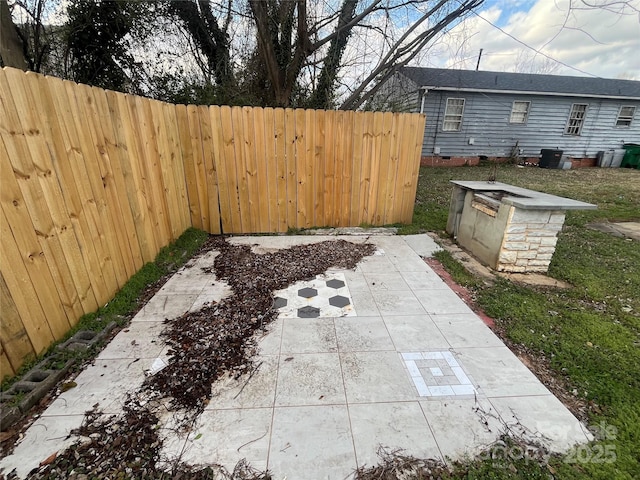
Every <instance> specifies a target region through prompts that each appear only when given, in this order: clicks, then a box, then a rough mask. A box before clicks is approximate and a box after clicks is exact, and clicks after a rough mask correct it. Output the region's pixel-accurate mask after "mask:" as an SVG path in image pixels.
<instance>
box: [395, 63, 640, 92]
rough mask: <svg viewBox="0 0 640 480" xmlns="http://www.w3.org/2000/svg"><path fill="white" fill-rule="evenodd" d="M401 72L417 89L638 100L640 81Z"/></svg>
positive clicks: (447, 71)
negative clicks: (492, 91) (502, 91)
mask: <svg viewBox="0 0 640 480" xmlns="http://www.w3.org/2000/svg"><path fill="white" fill-rule="evenodd" d="M401 72H402V73H403V74H404V75H405V76H407V77H408V78H410V79H411V80H413V81H414V82H415V83H417V84H418V86H420V87H432V88H433V87H435V88H450V89H459V88H460V89H468V88H471V89H477V90H487V91H491V90H507V91H516V92H536V93H555V94H558V93H565V94H569V95H589V96H603V97H627V98H638V99H640V82H638V81H634V80H614V79H607V78H590V77H570V76H563V75H540V74H531V73H511V72H486V71H474V70H451V69H445V68H422V67H404V68H402V69H401Z"/></svg>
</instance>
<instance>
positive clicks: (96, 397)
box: [45, 358, 153, 415]
mask: <svg viewBox="0 0 640 480" xmlns="http://www.w3.org/2000/svg"><path fill="white" fill-rule="evenodd" d="M152 363H153V361H152V360H151V359H143V360H132V359H130V358H125V359H113V360H108V359H105V360H100V359H96V360H95V362H94V364H93V365H91V366H89V367H87V368H86V369H85V370H83V371H82V372H80V374H79V375H78V376H77V377H76V378H75V379H74V380H73V381H74V382H75V383H76V386H75V387H74V388H71V389H69V390H67V391H66V392H62V393H61V394H60V395H59V396H58V398H56V399H55V400H54V401H53V403H52V404H51V405H50V406H49V408H47V410H45V414H46V415H77V414H83V413H84V412H86V411H87V410H91V408H92V406H93V405H95V404H99V409H100V410H101V411H103V412H104V413H121V412H122V402H123V401H124V399H125V397H126V394H127V392H133V391H134V390H136V389H137V388H139V387H140V386H141V385H142V382H143V381H144V379H145V373H144V372H145V370H147V369H148V368H150V367H151V364H152Z"/></svg>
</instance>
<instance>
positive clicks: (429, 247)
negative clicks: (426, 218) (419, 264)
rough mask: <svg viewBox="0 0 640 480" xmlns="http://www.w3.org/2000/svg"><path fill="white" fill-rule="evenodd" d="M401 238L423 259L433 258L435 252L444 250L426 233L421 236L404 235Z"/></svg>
mask: <svg viewBox="0 0 640 480" xmlns="http://www.w3.org/2000/svg"><path fill="white" fill-rule="evenodd" d="M401 238H402V239H403V240H404V241H405V242H407V245H409V246H410V247H411V248H412V249H413V250H414V251H415V252H416V253H417V254H418V255H420V256H421V257H431V256H433V254H434V253H435V252H438V251H440V250H442V248H441V247H440V245H438V244H437V243H436V242H435V241H434V240H433V238H431V237H430V236H429V235H427V234H426V233H423V234H420V235H402V236H401Z"/></svg>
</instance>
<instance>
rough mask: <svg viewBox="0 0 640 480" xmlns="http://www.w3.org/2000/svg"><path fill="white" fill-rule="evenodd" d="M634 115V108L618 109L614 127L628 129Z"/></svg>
mask: <svg viewBox="0 0 640 480" xmlns="http://www.w3.org/2000/svg"><path fill="white" fill-rule="evenodd" d="M635 113H636V107H620V111H619V112H618V118H617V119H616V127H630V126H631V121H632V120H633V115H634V114H635Z"/></svg>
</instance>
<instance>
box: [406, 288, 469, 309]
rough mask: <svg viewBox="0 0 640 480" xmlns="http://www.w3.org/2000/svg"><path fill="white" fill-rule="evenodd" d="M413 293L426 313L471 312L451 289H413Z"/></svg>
mask: <svg viewBox="0 0 640 480" xmlns="http://www.w3.org/2000/svg"><path fill="white" fill-rule="evenodd" d="M414 293H415V295H416V297H417V298H418V300H420V302H421V303H422V305H423V306H424V309H425V311H426V312H427V313H428V314H439V313H441V314H447V313H473V310H471V309H470V308H469V306H468V305H467V304H466V303H464V302H463V301H462V299H461V298H460V297H459V296H458V295H456V294H455V292H454V291H453V290H449V289H445V290H415V291H414Z"/></svg>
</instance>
